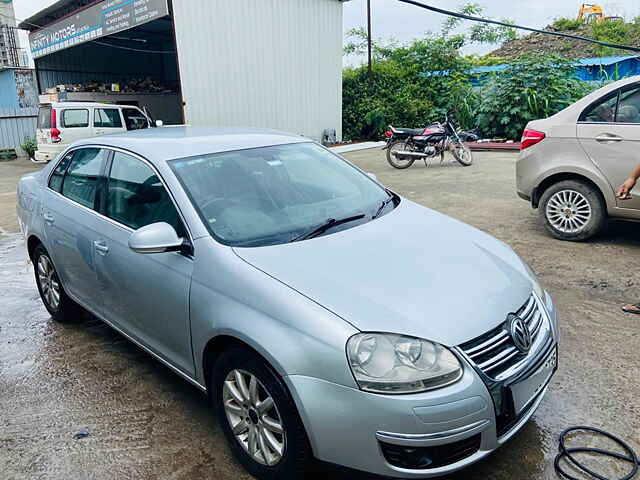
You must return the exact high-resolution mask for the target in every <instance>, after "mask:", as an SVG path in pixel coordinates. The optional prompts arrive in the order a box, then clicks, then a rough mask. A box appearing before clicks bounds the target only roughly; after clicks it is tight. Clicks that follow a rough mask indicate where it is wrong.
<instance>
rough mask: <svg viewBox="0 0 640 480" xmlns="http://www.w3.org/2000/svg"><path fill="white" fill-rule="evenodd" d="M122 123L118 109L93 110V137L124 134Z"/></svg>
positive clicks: (124, 129)
mask: <svg viewBox="0 0 640 480" xmlns="http://www.w3.org/2000/svg"><path fill="white" fill-rule="evenodd" d="M125 131H126V128H124V122H123V121H122V115H121V114H120V109H119V108H106V107H105V108H100V107H96V108H94V109H93V135H106V134H108V133H118V132H125Z"/></svg>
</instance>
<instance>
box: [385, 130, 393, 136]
mask: <svg viewBox="0 0 640 480" xmlns="http://www.w3.org/2000/svg"><path fill="white" fill-rule="evenodd" d="M384 136H385V137H387V138H391V137H393V132H392V131H391V130H387V131H386V132H384Z"/></svg>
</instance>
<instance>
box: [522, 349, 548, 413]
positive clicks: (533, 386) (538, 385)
mask: <svg viewBox="0 0 640 480" xmlns="http://www.w3.org/2000/svg"><path fill="white" fill-rule="evenodd" d="M557 364H558V352H557V350H556V349H554V350H553V353H551V355H549V356H548V357H547V359H546V360H545V361H544V363H543V364H542V365H541V366H540V367H539V368H538V369H537V370H536V371H534V372H533V373H532V374H531V375H530V376H529V377H527V378H526V379H525V380H523V381H522V382H519V383H516V384H515V385H512V386H511V394H512V395H513V406H514V407H515V410H516V415H518V414H520V412H522V410H523V409H524V408H525V407H526V406H527V405H528V404H529V401H530V400H531V399H533V398H534V397H535V396H536V395H538V394H539V393H540V392H541V391H542V389H543V388H544V387H546V386H547V384H548V383H549V380H550V379H551V376H552V375H553V373H554V372H555V370H556V366H557Z"/></svg>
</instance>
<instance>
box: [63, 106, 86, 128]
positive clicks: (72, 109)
mask: <svg viewBox="0 0 640 480" xmlns="http://www.w3.org/2000/svg"><path fill="white" fill-rule="evenodd" d="M61 110H62V114H61V115H60V126H61V127H62V128H90V127H91V115H90V113H89V109H88V108H62V109H61ZM82 110H84V111H85V112H87V124H86V125H83V126H77V125H76V126H74V127H67V125H66V124H65V120H64V115H65V113H67V111H82Z"/></svg>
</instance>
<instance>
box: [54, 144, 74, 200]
mask: <svg viewBox="0 0 640 480" xmlns="http://www.w3.org/2000/svg"><path fill="white" fill-rule="evenodd" d="M74 153H75V152H70V153H67V154H66V155H65V156H64V158H63V159H62V160H60V163H58V165H57V166H56V168H55V170H54V171H53V173H52V174H51V177H49V188H50V189H51V190H54V191H56V192H58V193H60V190H61V189H62V180H63V179H64V174H65V172H66V171H67V167H68V166H69V163H70V162H71V159H72V158H73V154H74Z"/></svg>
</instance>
